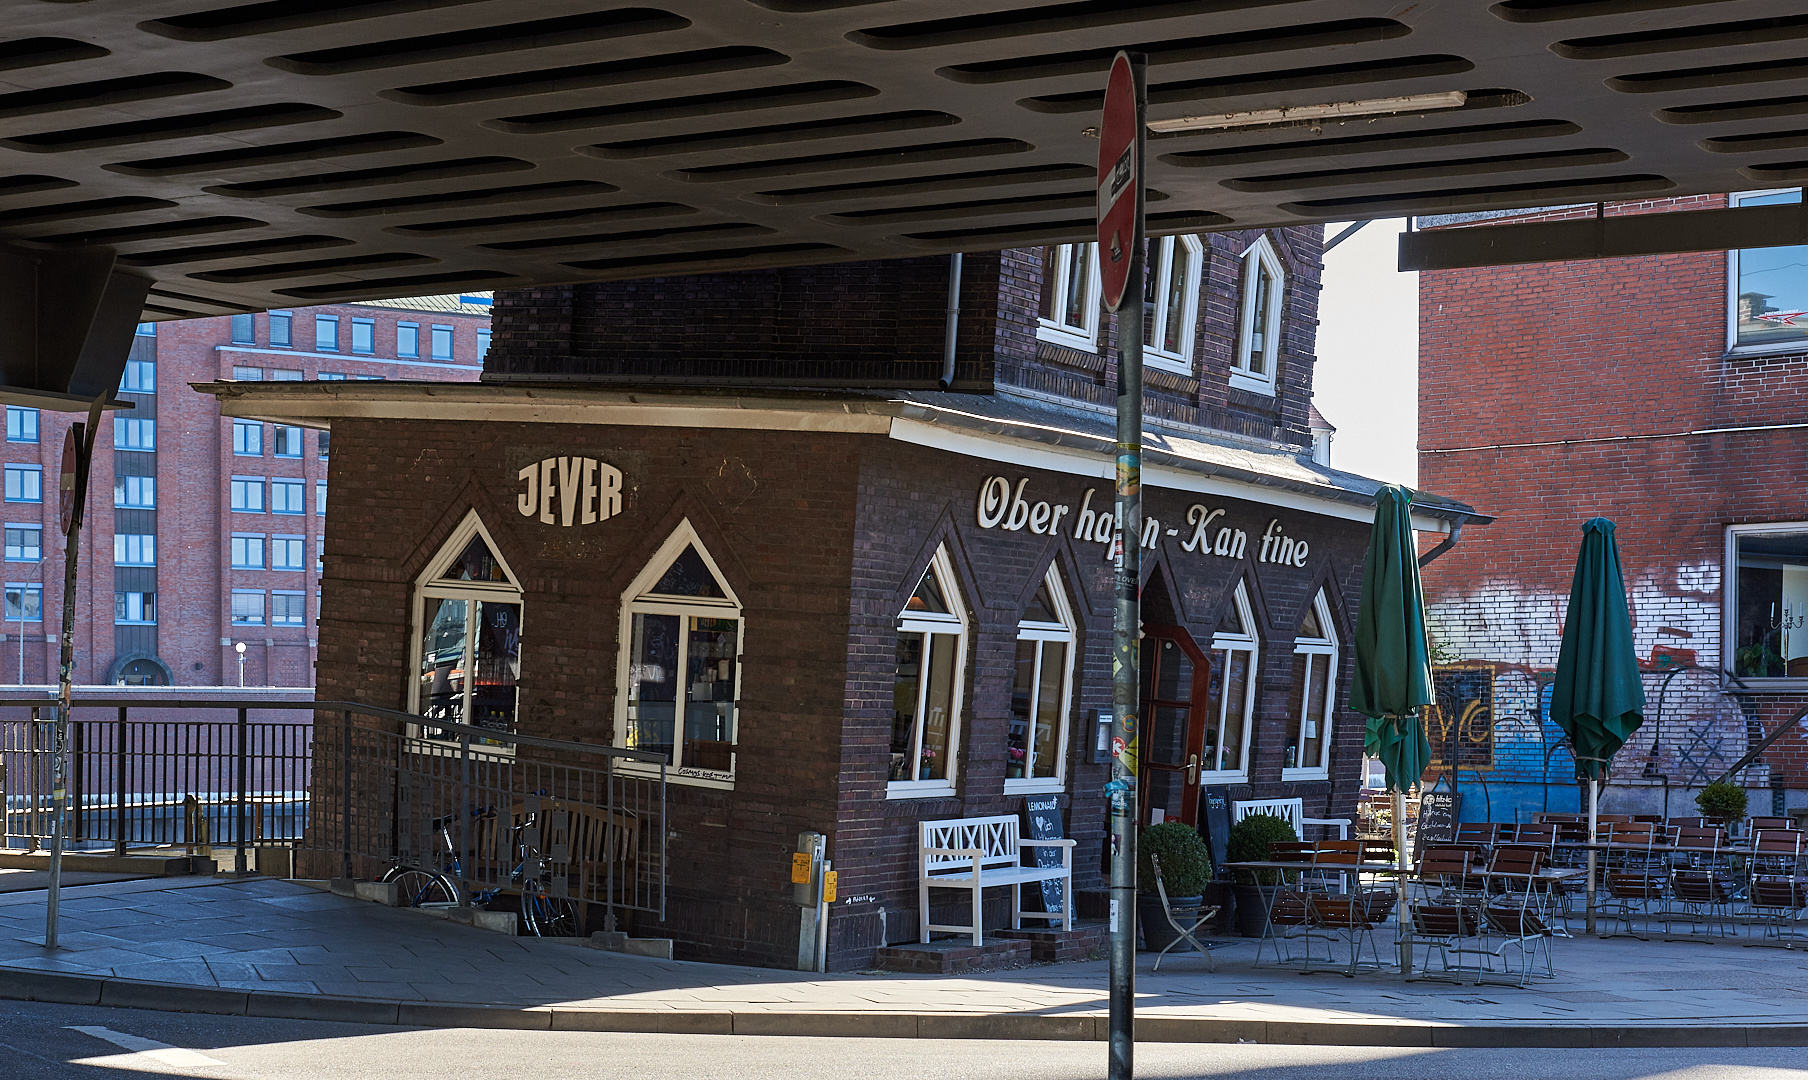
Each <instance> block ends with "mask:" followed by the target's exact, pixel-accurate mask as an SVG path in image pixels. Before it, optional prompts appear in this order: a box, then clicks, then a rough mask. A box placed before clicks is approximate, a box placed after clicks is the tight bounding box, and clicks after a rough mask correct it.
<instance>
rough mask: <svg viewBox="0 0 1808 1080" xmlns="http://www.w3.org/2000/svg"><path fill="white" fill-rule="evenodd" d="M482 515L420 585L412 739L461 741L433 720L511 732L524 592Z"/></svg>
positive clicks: (444, 550) (459, 532) (465, 525)
mask: <svg viewBox="0 0 1808 1080" xmlns="http://www.w3.org/2000/svg"><path fill="white" fill-rule="evenodd" d="M496 552H497V549H496V544H495V541H494V540H493V539H492V538H491V536H490V533H489V530H488V529H487V528H485V527H484V524H483V521H482V519H480V518H479V517H478V516H477V511H475V510H472V511H471V512H469V513H467V514H466V515H465V518H464V520H463V521H462V522H460V523H459V526H458V528H457V529H454V530H453V532H452V535H451V537H449V538H448V539H447V541H446V543H445V544H444V545H443V546H441V548H440V550H439V553H438V554H437V555H435V556H434V558H433V559H432V560H431V561H429V562H428V564H427V568H426V569H425V570H423V571H422V572H421V574H420V576H419V577H417V578H416V579H415V590H414V632H413V648H412V652H413V655H414V657H415V678H414V679H413V680H412V682H411V684H410V689H409V702H408V709H409V711H410V712H412V713H414V714H415V715H417V716H420V717H422V718H424V719H425V720H427V721H429V722H428V723H424V724H423V725H422V726H421V727H420V728H419V729H417V730H416V732H415V734H417V735H419V736H421V737H424V738H428V739H447V740H456V739H457V737H458V736H457V735H456V734H455V733H454V732H452V731H450V730H447V729H444V728H436V727H434V726H432V724H431V723H430V721H434V720H438V721H442V722H446V723H459V724H470V725H472V726H475V727H480V728H486V729H489V730H491V731H513V730H515V719H516V707H517V700H516V693H517V687H518V685H519V683H520V681H521V585H520V579H518V578H517V577H515V574H514V571H512V570H510V569H509V566H508V563H507V562H505V561H504V560H503V559H502V557H501V556H500V555H498V554H497V553H496Z"/></svg>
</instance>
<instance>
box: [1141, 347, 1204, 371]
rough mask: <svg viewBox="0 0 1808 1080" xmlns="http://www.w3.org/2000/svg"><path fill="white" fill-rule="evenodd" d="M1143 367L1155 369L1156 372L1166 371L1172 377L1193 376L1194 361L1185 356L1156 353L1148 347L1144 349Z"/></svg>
mask: <svg viewBox="0 0 1808 1080" xmlns="http://www.w3.org/2000/svg"><path fill="white" fill-rule="evenodd" d="M1143 367H1144V368H1153V369H1154V370H1156V371H1165V372H1167V373H1168V374H1170V375H1184V376H1191V375H1192V374H1193V361H1192V360H1190V359H1188V358H1187V357H1184V356H1169V355H1166V354H1164V353H1158V352H1154V351H1151V350H1150V349H1149V348H1148V347H1147V346H1144V348H1143Z"/></svg>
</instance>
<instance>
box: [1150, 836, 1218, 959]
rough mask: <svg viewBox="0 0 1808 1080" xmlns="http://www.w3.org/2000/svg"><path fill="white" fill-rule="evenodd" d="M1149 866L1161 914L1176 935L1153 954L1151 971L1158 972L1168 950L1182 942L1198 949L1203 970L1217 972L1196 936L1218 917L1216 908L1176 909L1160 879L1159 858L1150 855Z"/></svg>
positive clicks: (1207, 951) (1212, 906)
mask: <svg viewBox="0 0 1808 1080" xmlns="http://www.w3.org/2000/svg"><path fill="white" fill-rule="evenodd" d="M1149 865H1150V866H1152V867H1154V868H1155V892H1156V893H1157V894H1158V895H1159V896H1160V897H1161V913H1162V914H1163V915H1165V916H1167V919H1168V925H1169V926H1171V927H1173V928H1174V933H1175V934H1176V935H1177V936H1176V937H1175V938H1174V940H1173V941H1170V942H1168V943H1167V944H1166V945H1164V946H1163V947H1162V950H1161V951H1160V952H1159V953H1157V954H1155V966H1154V968H1152V969H1151V970H1154V971H1160V970H1161V960H1162V957H1164V956H1166V955H1168V950H1169V949H1172V948H1173V947H1174V946H1176V945H1178V944H1180V943H1181V942H1183V941H1184V942H1186V943H1187V944H1188V945H1191V946H1192V947H1193V948H1195V949H1198V950H1199V955H1200V956H1203V957H1205V970H1207V971H1217V970H1218V962H1217V961H1216V960H1213V959H1212V951H1211V949H1210V948H1208V947H1207V946H1206V945H1205V944H1204V943H1203V942H1201V941H1200V940H1199V938H1198V937H1197V936H1196V935H1197V934H1198V933H1199V928H1200V927H1201V926H1204V925H1205V924H1206V923H1208V922H1211V921H1212V920H1213V919H1215V918H1217V917H1218V906H1217V905H1216V904H1213V905H1211V906H1209V907H1208V906H1205V905H1201V906H1199V907H1185V908H1176V907H1175V906H1174V905H1173V904H1172V903H1171V902H1169V900H1168V886H1167V883H1166V882H1164V881H1163V880H1162V878H1161V856H1159V855H1156V854H1154V853H1150V855H1149ZM1188 919H1190V920H1191V922H1190V923H1187V924H1186V925H1184V926H1183V925H1181V924H1182V921H1183V920H1188Z"/></svg>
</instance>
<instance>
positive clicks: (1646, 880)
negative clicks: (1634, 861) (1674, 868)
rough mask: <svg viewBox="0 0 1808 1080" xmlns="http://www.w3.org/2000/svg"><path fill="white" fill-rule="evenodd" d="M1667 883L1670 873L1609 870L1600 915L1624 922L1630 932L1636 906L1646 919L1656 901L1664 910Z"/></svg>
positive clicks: (1598, 913)
mask: <svg viewBox="0 0 1808 1080" xmlns="http://www.w3.org/2000/svg"><path fill="white" fill-rule="evenodd" d="M1668 885H1669V877H1668V875H1665V874H1659V873H1653V872H1652V871H1650V870H1645V869H1642V868H1641V869H1635V870H1609V871H1607V880H1606V886H1607V899H1606V900H1603V901H1602V902H1601V904H1600V907H1599V908H1598V909H1597V912H1596V913H1597V915H1598V917H1600V918H1602V919H1607V920H1608V921H1610V922H1623V923H1625V924H1626V933H1628V934H1631V933H1632V919H1633V914H1634V910H1633V909H1634V908H1637V909H1638V911H1637V914H1638V915H1639V916H1640V917H1642V918H1645V919H1649V918H1650V917H1651V914H1652V907H1651V906H1652V905H1653V904H1658V905H1659V908H1658V910H1659V911H1660V912H1661V911H1662V910H1663V909H1662V903H1663V900H1664V897H1665V895H1666V891H1667V886H1668ZM1666 929H1667V928H1666ZM1602 936H1603V937H1606V936H1609V935H1606V934H1603V935H1602ZM1634 936H1635V937H1636V936H1638V935H1634Z"/></svg>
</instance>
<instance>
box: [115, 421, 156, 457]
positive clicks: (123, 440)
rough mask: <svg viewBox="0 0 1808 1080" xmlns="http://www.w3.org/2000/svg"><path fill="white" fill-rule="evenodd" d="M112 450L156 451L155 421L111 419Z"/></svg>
mask: <svg viewBox="0 0 1808 1080" xmlns="http://www.w3.org/2000/svg"><path fill="white" fill-rule="evenodd" d="M113 449H115V450H155V449H157V421H155V420H134V419H131V418H130V417H125V416H115V417H114V418H113Z"/></svg>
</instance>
